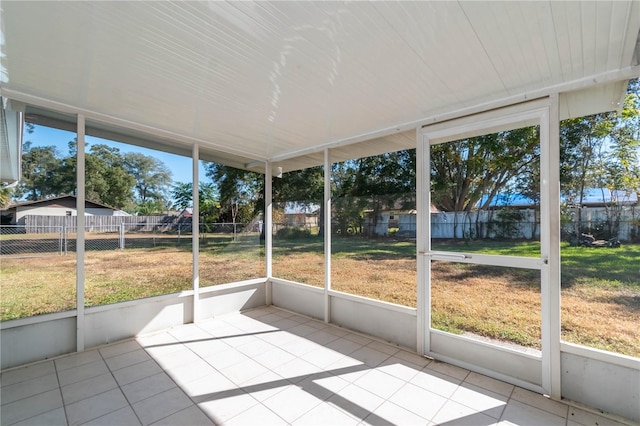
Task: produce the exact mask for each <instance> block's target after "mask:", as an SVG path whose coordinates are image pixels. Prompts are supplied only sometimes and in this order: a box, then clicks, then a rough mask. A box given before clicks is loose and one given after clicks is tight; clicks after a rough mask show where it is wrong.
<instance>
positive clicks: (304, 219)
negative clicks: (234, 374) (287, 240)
mask: <svg viewBox="0 0 640 426" xmlns="http://www.w3.org/2000/svg"><path fill="white" fill-rule="evenodd" d="M319 216H320V206H319V205H318V204H300V203H296V202H288V203H286V204H285V206H284V224H285V225H286V226H300V227H309V226H318V218H319Z"/></svg>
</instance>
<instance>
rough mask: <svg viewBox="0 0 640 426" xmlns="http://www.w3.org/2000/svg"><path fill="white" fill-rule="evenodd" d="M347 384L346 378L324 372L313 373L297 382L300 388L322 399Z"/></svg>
mask: <svg viewBox="0 0 640 426" xmlns="http://www.w3.org/2000/svg"><path fill="white" fill-rule="evenodd" d="M348 385H349V382H347V381H346V380H343V379H341V378H340V377H337V376H334V375H332V374H330V373H326V372H324V373H318V374H314V375H312V376H310V377H308V378H306V379H304V380H302V381H301V382H298V383H297V386H298V387H299V388H300V389H302V390H304V391H305V392H308V393H310V394H311V395H313V396H315V397H316V398H318V399H320V400H323V401H324V400H326V399H327V398H329V397H331V396H332V395H333V394H334V393H337V392H339V391H340V390H342V389H344V388H345V387H347V386H348Z"/></svg>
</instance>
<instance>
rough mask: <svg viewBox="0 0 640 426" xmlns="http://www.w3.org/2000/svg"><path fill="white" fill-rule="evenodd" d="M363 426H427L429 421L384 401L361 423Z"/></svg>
mask: <svg viewBox="0 0 640 426" xmlns="http://www.w3.org/2000/svg"><path fill="white" fill-rule="evenodd" d="M362 423H363V424H365V425H375V426H391V425H427V424H429V421H428V420H427V419H425V418H423V417H420V416H418V415H417V414H415V413H412V412H411V411H409V410H405V409H404V408H402V407H400V406H399V405H396V404H394V403H393V402H389V401H385V402H384V403H382V405H381V406H380V407H378V408H377V409H376V410H375V411H374V412H373V413H371V414H370V415H369V416H367V418H366V419H364V421H363V422H362Z"/></svg>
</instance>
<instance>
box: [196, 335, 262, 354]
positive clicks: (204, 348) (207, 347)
mask: <svg viewBox="0 0 640 426" xmlns="http://www.w3.org/2000/svg"><path fill="white" fill-rule="evenodd" d="M256 340H257V339H256ZM184 346H185V347H186V348H188V349H189V350H191V351H193V353H195V354H197V355H198V356H200V357H202V358H206V357H208V356H211V355H215V354H217V353H219V352H222V351H226V350H228V349H229V345H227V344H226V343H224V342H223V341H221V340H217V339H216V338H214V337H212V338H211V339H210V340H199V341H197V342H188V343H185V344H184Z"/></svg>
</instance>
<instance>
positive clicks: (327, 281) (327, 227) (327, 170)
mask: <svg viewBox="0 0 640 426" xmlns="http://www.w3.org/2000/svg"><path fill="white" fill-rule="evenodd" d="M323 202H324V322H326V323H327V324H328V323H330V322H331V296H330V295H329V290H331V161H330V158H329V149H325V150H324V200H323Z"/></svg>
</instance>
